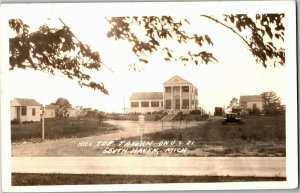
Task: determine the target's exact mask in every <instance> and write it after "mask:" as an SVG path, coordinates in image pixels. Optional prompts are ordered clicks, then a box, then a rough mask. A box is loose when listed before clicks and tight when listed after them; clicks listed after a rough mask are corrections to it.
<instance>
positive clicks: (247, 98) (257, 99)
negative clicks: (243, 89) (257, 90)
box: [240, 95, 262, 103]
mask: <svg viewBox="0 0 300 193" xmlns="http://www.w3.org/2000/svg"><path fill="white" fill-rule="evenodd" d="M241 102H262V96H261V95H243V96H240V103H241Z"/></svg>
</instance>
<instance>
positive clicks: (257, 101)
mask: <svg viewBox="0 0 300 193" xmlns="http://www.w3.org/2000/svg"><path fill="white" fill-rule="evenodd" d="M240 108H241V109H242V110H247V109H250V110H253V109H259V110H260V111H262V110H263V100H262V96H261V95H243V96H240Z"/></svg>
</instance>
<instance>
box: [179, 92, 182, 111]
mask: <svg viewBox="0 0 300 193" xmlns="http://www.w3.org/2000/svg"><path fill="white" fill-rule="evenodd" d="M181 92H182V89H181V86H179V100H180V107H179V109H180V111H181V110H182V94H181Z"/></svg>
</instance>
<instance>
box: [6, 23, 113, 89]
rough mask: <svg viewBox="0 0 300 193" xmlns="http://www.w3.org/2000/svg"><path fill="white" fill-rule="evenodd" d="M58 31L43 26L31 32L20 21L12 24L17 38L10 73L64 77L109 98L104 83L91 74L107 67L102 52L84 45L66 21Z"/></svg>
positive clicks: (11, 48)
mask: <svg viewBox="0 0 300 193" xmlns="http://www.w3.org/2000/svg"><path fill="white" fill-rule="evenodd" d="M61 22H62V26H61V27H60V28H58V29H56V28H50V27H49V26H47V25H43V26H41V27H40V28H39V30H38V31H35V32H31V33H30V32H29V26H28V25H27V24H25V23H23V21H22V20H20V19H11V20H9V26H10V27H11V29H13V31H14V32H15V35H16V36H15V37H12V38H10V39H9V54H10V56H9V64H10V70H13V69H14V68H22V69H26V68H32V69H34V70H39V71H43V72H47V73H50V74H62V75H63V76H66V77H68V78H70V79H75V80H76V81H77V82H78V84H79V85H80V86H86V87H90V88H93V89H97V90H101V91H102V92H103V93H104V94H108V91H107V90H106V89H105V87H104V85H103V83H96V82H94V81H92V80H91V77H90V75H88V74H87V73H85V71H87V70H99V69H100V67H101V65H102V64H103V63H102V62H101V60H100V55H99V53H98V52H93V51H92V50H91V49H90V47H89V46H87V45H85V44H83V43H81V41H80V40H78V38H77V37H76V36H75V35H74V34H73V33H72V31H71V30H70V28H69V27H68V26H66V25H65V24H64V23H63V21H62V20H61Z"/></svg>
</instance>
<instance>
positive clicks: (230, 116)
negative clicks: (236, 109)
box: [222, 113, 245, 125]
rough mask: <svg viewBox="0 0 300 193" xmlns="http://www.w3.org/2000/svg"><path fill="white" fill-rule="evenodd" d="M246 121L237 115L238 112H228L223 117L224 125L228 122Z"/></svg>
mask: <svg viewBox="0 0 300 193" xmlns="http://www.w3.org/2000/svg"><path fill="white" fill-rule="evenodd" d="M244 123H245V122H244V121H243V120H242V118H240V117H237V114H236V113H226V114H225V117H223V119H222V125H227V124H244Z"/></svg>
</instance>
